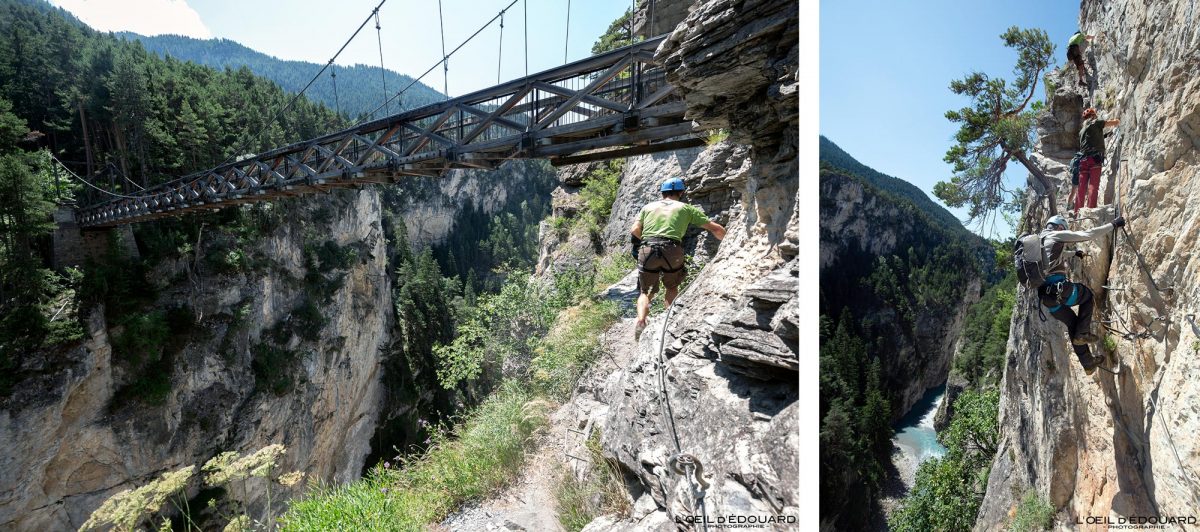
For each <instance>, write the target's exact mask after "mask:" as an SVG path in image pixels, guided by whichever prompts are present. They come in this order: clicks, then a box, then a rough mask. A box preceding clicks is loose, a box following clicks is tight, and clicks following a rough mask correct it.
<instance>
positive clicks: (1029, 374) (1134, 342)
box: [976, 1, 1200, 530]
mask: <svg viewBox="0 0 1200 532" xmlns="http://www.w3.org/2000/svg"><path fill="white" fill-rule="evenodd" d="M1080 27H1081V28H1084V29H1085V30H1086V31H1087V32H1088V33H1090V34H1097V35H1099V37H1098V38H1097V43H1096V44H1095V45H1094V46H1093V47H1092V48H1091V50H1090V52H1089V54H1088V55H1089V63H1090V64H1091V65H1092V67H1093V68H1094V72H1095V74H1096V76H1095V81H1094V83H1093V84H1092V86H1091V87H1088V88H1084V87H1079V86H1078V82H1077V81H1075V80H1074V79H1073V78H1074V76H1073V75H1066V74H1064V75H1062V76H1052V77H1051V79H1052V80H1055V81H1057V82H1058V87H1057V90H1056V91H1055V93H1054V95H1053V97H1052V99H1051V102H1050V109H1049V112H1048V113H1047V114H1046V115H1045V116H1044V118H1043V119H1042V120H1041V122H1040V123H1039V129H1038V147H1037V151H1038V154H1037V158H1036V160H1037V161H1038V162H1039V164H1040V165H1041V166H1042V167H1043V168H1045V169H1047V170H1049V171H1050V173H1051V175H1053V176H1054V177H1055V178H1056V179H1057V180H1058V186H1059V187H1060V192H1059V197H1060V198H1065V197H1066V192H1067V190H1066V187H1067V186H1068V185H1069V182H1070V178H1069V176H1068V175H1067V173H1066V168H1065V165H1066V164H1067V163H1068V162H1069V158H1070V155H1071V152H1073V151H1074V150H1075V149H1076V146H1077V141H1076V140H1075V139H1076V138H1077V133H1078V129H1079V123H1078V116H1079V115H1078V111H1079V109H1081V108H1083V107H1086V106H1094V107H1096V108H1097V110H1098V111H1099V113H1100V115H1101V116H1102V117H1105V118H1119V119H1120V120H1121V124H1120V126H1119V128H1118V130H1117V132H1116V134H1115V135H1114V136H1113V137H1111V138H1110V139H1109V140H1108V141H1107V146H1108V159H1107V160H1106V161H1105V163H1104V175H1103V177H1102V183H1101V190H1102V191H1103V192H1104V197H1105V198H1106V201H1111V202H1114V203H1115V205H1109V206H1102V207H1100V208H1097V209H1094V210H1088V209H1085V210H1081V211H1080V217H1081V221H1080V222H1078V226H1079V228H1087V227H1091V226H1094V225H1097V224H1103V223H1106V222H1108V221H1109V220H1111V219H1112V218H1113V217H1114V216H1115V215H1116V207H1117V206H1119V207H1120V212H1121V214H1123V215H1124V216H1125V217H1126V219H1127V220H1129V225H1128V227H1127V229H1128V233H1125V232H1121V233H1119V234H1117V235H1115V236H1112V235H1110V236H1109V237H1107V238H1103V239H1098V240H1096V241H1093V242H1090V243H1087V244H1083V245H1081V246H1079V247H1080V248H1081V249H1084V250H1085V251H1088V252H1089V253H1092V256H1091V257H1089V258H1087V259H1085V260H1083V261H1082V262H1077V263H1076V264H1075V265H1074V271H1073V275H1072V276H1073V278H1074V280H1076V281H1078V282H1082V283H1086V284H1087V285H1088V286H1089V287H1091V288H1092V290H1093V291H1094V292H1095V294H1096V296H1097V300H1098V302H1099V304H1098V306H1097V309H1096V315H1097V319H1103V320H1108V321H1110V322H1111V323H1109V324H1107V327H1101V324H1100V323H1097V324H1096V325H1095V327H1096V329H1097V330H1098V332H1099V333H1100V334H1101V335H1107V336H1108V337H1109V338H1110V339H1111V341H1106V343H1109V347H1110V348H1111V351H1112V352H1113V354H1115V356H1116V357H1118V358H1119V359H1120V361H1121V369H1120V372H1119V374H1117V375H1112V374H1108V373H1104V372H1102V371H1098V372H1097V373H1096V374H1095V375H1094V376H1091V377H1089V376H1086V375H1085V374H1084V373H1083V371H1082V369H1081V368H1080V366H1079V363H1078V362H1077V361H1076V359H1075V356H1074V355H1073V354H1072V353H1071V350H1070V347H1069V345H1068V342H1067V338H1066V334H1065V327H1064V326H1062V325H1061V324H1060V323H1058V322H1056V321H1054V320H1050V321H1047V322H1044V323H1043V322H1041V321H1040V320H1039V319H1038V315H1037V310H1036V307H1035V306H1034V305H1035V303H1027V304H1024V305H1022V304H1020V303H1018V306H1017V308H1016V309H1015V312H1014V317H1013V325H1012V334H1011V336H1010V339H1009V345H1008V361H1007V366H1006V368H1005V372H1004V380H1003V385H1002V386H1003V396H1002V398H1001V403H1000V427H1001V438H1002V439H1001V445H1000V450H999V452H998V453H997V456H996V458H995V461H994V463H993V466H992V470H991V476H990V478H989V479H988V488H987V495H986V496H985V497H984V505H983V507H982V508H981V509H980V513H979V518H978V521H977V524H976V529H978V530H992V529H996V528H998V527H1000V526H1002V525H1003V524H1004V523H1005V522H1006V521H1007V520H1008V519H1009V518H1010V516H1011V515H1012V514H1013V512H1014V510H1015V508H1016V507H1017V504H1018V502H1019V500H1020V498H1021V497H1022V495H1023V494H1024V493H1026V492H1027V491H1028V490H1033V491H1034V492H1036V493H1037V494H1039V495H1040V496H1042V497H1045V498H1047V499H1048V500H1049V501H1050V502H1051V504H1052V505H1053V506H1054V508H1055V510H1056V512H1057V516H1056V517H1057V519H1058V522H1059V523H1060V524H1061V525H1063V526H1065V527H1071V526H1074V523H1077V522H1081V521H1085V520H1087V519H1088V518H1105V517H1108V518H1110V519H1111V520H1112V522H1118V521H1117V519H1118V518H1120V517H1132V516H1159V515H1161V516H1171V515H1176V516H1178V515H1185V516H1186V515H1195V512H1196V508H1198V507H1200V477H1198V476H1197V473H1198V472H1200V458H1197V457H1198V456H1200V447H1198V445H1200V440H1197V438H1196V437H1195V434H1197V433H1198V432H1200V416H1197V413H1198V410H1197V406H1196V405H1197V404H1200V402H1198V399H1200V386H1197V385H1196V384H1195V379H1194V375H1195V374H1196V371H1197V369H1200V354H1198V349H1197V348H1198V347H1200V341H1198V339H1200V327H1197V325H1196V324H1195V322H1194V319H1193V318H1194V313H1195V309H1196V307H1197V305H1198V304H1200V300H1198V299H1197V298H1200V281H1198V280H1197V279H1198V277H1197V275H1196V274H1197V272H1198V268H1200V263H1198V262H1197V260H1196V255H1195V253H1194V249H1195V247H1196V242H1197V231H1198V229H1197V228H1198V227H1200V223H1197V222H1198V221H1200V211H1197V207H1196V205H1197V204H1198V203H1197V201H1198V200H1200V186H1197V185H1198V183H1200V81H1198V80H1197V79H1196V76H1195V75H1194V73H1195V71H1196V69H1197V68H1198V67H1200V31H1198V30H1197V25H1196V12H1195V9H1194V6H1189V5H1187V4H1186V3H1178V2H1175V3H1169V2H1168V3H1149V4H1147V3H1142V2H1129V1H1116V2H1105V3H1090V2H1089V3H1085V4H1084V6H1083V12H1082V14H1081V21H1080ZM1102 203H1103V202H1102ZM1114 239H1115V240H1114ZM1139 253H1140V255H1141V256H1140V257H1139V256H1138V254H1139ZM1100 349H1102V350H1107V349H1106V348H1104V347H1101V348H1100Z"/></svg>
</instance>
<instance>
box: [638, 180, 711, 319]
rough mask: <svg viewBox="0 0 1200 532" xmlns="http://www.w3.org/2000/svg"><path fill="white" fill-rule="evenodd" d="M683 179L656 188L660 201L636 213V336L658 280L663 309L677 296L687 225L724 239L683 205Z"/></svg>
mask: <svg viewBox="0 0 1200 532" xmlns="http://www.w3.org/2000/svg"><path fill="white" fill-rule="evenodd" d="M683 189H684V184H683V180H682V179H680V178H678V177H673V178H671V179H668V180H666V181H665V182H663V184H662V186H661V187H659V191H660V192H661V193H662V199H661V200H658V201H652V202H650V203H647V204H646V206H645V207H642V210H641V212H639V213H638V219H637V222H635V223H634V224H633V228H632V229H630V230H629V232H630V234H632V235H633V236H632V238H631V241H632V242H633V255H634V257H635V258H636V259H637V262H638V292H639V295H638V301H637V315H638V319H637V327H636V329H635V331H636V334H639V335H640V334H641V331H642V329H644V328H646V316H647V315H648V314H649V313H650V300H651V299H653V298H654V295H655V294H657V293H658V280H659V278H660V277H661V278H662V284H663V287H664V288H666V299H667V306H668V307H669V306H671V304H672V303H674V302H675V296H677V295H679V284H680V283H681V282H683V279H684V278H685V277H687V270H686V269H685V265H684V257H683V235H684V233H686V232H687V229H688V227H689V226H692V225H697V226H700V227H701V228H703V229H706V230H708V232H710V233H712V234H713V236H715V237H717V240H721V239H723V238H725V228H724V227H721V225H720V224H718V223H716V222H713V221H710V220H709V219H708V217H707V216H705V215H704V212H703V211H701V210H700V209H698V208H696V207H695V206H692V205H689V204H687V203H683V202H682V201H680V199H681V198H682V197H683Z"/></svg>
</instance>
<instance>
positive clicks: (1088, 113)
mask: <svg viewBox="0 0 1200 532" xmlns="http://www.w3.org/2000/svg"><path fill="white" fill-rule="evenodd" d="M1082 116H1083V119H1084V120H1087V119H1089V118H1095V117H1096V108H1095V107H1088V108H1087V109H1084V110H1083V115H1082Z"/></svg>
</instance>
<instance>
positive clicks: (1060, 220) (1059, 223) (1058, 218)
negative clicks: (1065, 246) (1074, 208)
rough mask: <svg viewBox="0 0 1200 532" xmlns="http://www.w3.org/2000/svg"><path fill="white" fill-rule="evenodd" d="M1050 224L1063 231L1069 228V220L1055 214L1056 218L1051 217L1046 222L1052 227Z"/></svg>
mask: <svg viewBox="0 0 1200 532" xmlns="http://www.w3.org/2000/svg"><path fill="white" fill-rule="evenodd" d="M1050 224H1054V225H1057V226H1059V227H1061V228H1063V229H1066V228H1067V219H1066V218H1063V217H1062V215H1061V214H1055V215H1054V216H1051V217H1050V219H1049V220H1046V225H1050Z"/></svg>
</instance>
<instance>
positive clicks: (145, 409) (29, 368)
mask: <svg viewBox="0 0 1200 532" xmlns="http://www.w3.org/2000/svg"><path fill="white" fill-rule="evenodd" d="M549 177H550V176H549V174H548V173H547V170H546V168H545V166H544V165H542V164H541V163H536V162H517V163H514V164H510V165H506V166H505V167H504V168H502V169H501V170H499V171H497V172H496V173H493V175H490V174H486V173H483V172H453V173H452V174H451V175H449V176H447V177H446V178H444V179H441V180H438V181H436V182H425V181H414V182H410V183H407V184H402V185H398V186H396V187H393V188H390V189H386V190H384V189H379V188H372V189H366V190H362V191H341V192H335V193H333V194H331V195H329V196H327V197H316V198H301V199H296V200H289V201H284V202H280V203H276V204H271V205H268V206H261V207H255V208H249V209H247V210H246V211H245V213H246V214H245V216H246V218H248V219H250V220H252V221H251V222H250V223H249V224H243V223H240V222H239V223H230V222H229V219H230V216H232V215H231V214H230V213H229V212H224V213H221V214H218V215H212V217H209V218H206V219H204V220H205V221H206V223H205V226H203V227H201V229H200V230H199V234H198V236H199V239H198V240H197V241H196V242H195V244H196V249H195V250H194V252H192V253H177V252H172V253H170V254H168V256H167V257H166V258H165V259H163V260H161V261H159V262H157V263H156V264H154V265H153V267H152V269H150V270H149V273H148V274H147V275H146V280H147V282H148V283H150V284H151V285H153V286H154V288H155V290H154V292H156V295H155V297H154V298H153V300H152V301H150V302H148V306H146V307H145V308H142V309H138V310H136V311H135V314H136V315H138V316H153V315H155V314H156V313H157V315H159V316H161V315H164V314H165V315H166V316H167V320H166V324H167V325H168V326H169V330H168V331H167V332H168V336H167V340H166V342H165V345H166V347H164V348H163V349H164V353H163V355H162V356H163V358H164V359H165V360H166V365H165V366H163V368H164V369H162V370H161V371H165V372H166V375H164V376H163V379H165V381H161V382H165V386H167V389H166V390H164V392H163V393H162V397H161V398H159V399H156V400H146V399H145V398H139V397H138V396H137V394H134V393H131V392H130V390H136V389H138V388H137V386H140V385H142V383H144V382H147V378H148V377H147V376H146V375H142V374H138V373H135V372H133V369H134V368H133V366H131V365H130V364H129V363H128V361H127V356H128V355H127V354H126V355H124V356H120V355H121V354H120V353H118V354H117V355H116V356H115V355H114V346H122V345H124V344H127V343H129V342H128V341H123V339H124V338H126V337H127V336H128V335H130V334H141V332H132V331H127V329H128V328H129V327H131V326H132V325H121V323H125V321H124V320H115V319H114V315H113V310H112V309H105V308H104V307H103V306H101V307H99V308H97V309H95V310H94V311H92V312H91V314H90V317H89V318H88V319H87V333H88V338H87V339H86V340H85V341H84V342H82V343H81V344H79V345H76V346H69V347H67V348H64V349H60V350H56V351H53V352H47V353H40V354H38V356H35V357H30V358H28V359H27V360H26V361H25V362H24V367H23V368H22V371H23V373H24V374H26V375H30V376H29V377H28V378H27V380H25V381H24V382H20V383H18V385H17V386H16V387H15V388H14V389H15V392H14V394H13V395H12V396H11V397H8V398H5V399H3V402H2V403H0V446H3V447H4V448H5V449H6V452H5V455H4V461H3V463H2V464H0V527H2V528H7V529H16V530H33V529H45V530H61V529H76V528H78V527H79V525H80V524H82V523H83V521H84V520H86V519H87V517H88V515H89V514H90V513H91V512H92V510H94V509H95V508H96V507H97V506H99V504H100V503H101V502H102V501H104V500H105V499H107V498H108V497H110V496H112V495H113V494H115V493H117V492H119V491H121V490H124V489H127V488H131V487H136V486H140V485H144V484H145V483H146V482H147V481H148V480H150V479H152V478H154V477H156V476H158V475H159V474H161V473H162V472H164V471H173V470H176V469H179V468H181V467H185V466H188V465H193V464H202V463H204V462H205V461H206V460H208V459H209V458H211V457H212V456H214V455H216V454H217V453H220V452H225V451H237V452H242V453H246V452H252V451H255V450H257V449H260V448H262V447H265V446H267V445H270V444H282V445H284V446H285V447H286V448H287V450H288V451H287V453H286V454H285V455H284V456H283V458H282V460H281V462H280V464H279V467H280V469H281V470H284V471H291V470H298V471H303V472H305V473H306V475H307V477H308V479H309V483H310V484H311V483H316V482H328V483H345V482H349V481H352V480H354V479H357V478H358V477H359V476H360V474H361V473H362V470H363V466H364V464H365V462H366V460H367V459H368V455H374V456H376V457H379V458H390V457H392V456H394V454H395V452H394V451H393V450H392V448H393V447H396V448H400V449H407V448H408V446H409V445H410V444H413V443H417V442H418V441H419V437H418V436H419V435H420V434H421V430H422V429H421V428H420V427H418V425H417V420H418V418H420V417H427V418H436V417H437V416H439V415H444V414H448V413H450V412H452V411H453V410H454V408H455V407H454V396H453V395H452V394H448V393H447V392H446V391H444V390H442V389H441V388H440V386H438V385H437V382H436V379H434V377H433V373H434V368H433V364H434V362H433V361H432V360H430V359H425V358H421V357H418V356H416V355H417V354H415V353H398V352H397V350H396V349H395V348H394V345H393V344H394V343H395V342H396V340H397V329H396V327H397V323H396V319H395V312H394V309H393V296H392V288H393V286H394V285H395V282H396V279H395V269H396V266H397V265H396V263H395V261H396V256H397V255H396V254H397V250H396V249H395V247H396V245H397V243H398V242H400V243H403V242H407V243H410V244H411V245H413V246H414V247H415V248H416V249H422V248H428V247H431V246H438V245H443V244H447V243H450V242H451V241H452V240H453V239H455V238H458V236H456V235H458V234H462V233H463V232H464V231H465V230H466V228H464V227H462V220H463V219H465V218H464V217H465V216H467V215H468V212H467V210H466V209H467V207H468V206H471V207H473V209H477V210H478V211H477V212H481V213H484V214H487V215H491V214H494V213H499V212H506V211H507V212H511V211H513V210H515V209H519V208H520V204H521V202H522V201H524V200H525V199H526V197H527V196H538V195H544V194H545V193H546V185H547V184H548V183H549V181H548V179H549ZM405 220H409V221H410V223H407V224H404V225H400V223H402V222H403V221H405ZM414 220H415V221H418V222H419V223H412V222H411V221H414ZM192 221H194V222H196V223H197V224H199V223H200V221H201V220H192ZM222 226H225V227H224V228H223V227H222ZM247 226H248V227H249V228H247ZM141 229H146V231H142V230H141ZM396 230H404V231H405V232H406V234H405V235H404V236H403V237H401V236H399V235H396V234H395V231H396ZM472 230H473V231H475V232H476V234H477V232H478V231H479V228H472ZM159 231H160V230H159V228H158V227H154V226H147V227H145V228H141V227H139V231H136V233H137V234H138V235H139V236H138V240H139V242H140V243H141V244H142V247H145V246H146V245H147V242H146V241H145V238H150V237H151V235H157V234H158V233H159ZM246 231H252V232H253V234H252V235H246V234H245V232H246ZM130 234H133V233H130ZM469 238H475V237H474V236H472V237H469ZM406 245H407V244H406ZM173 316H177V318H172V317H173ZM129 323H136V322H132V321H131V322H129ZM116 349H117V350H118V351H119V350H120V347H116ZM366 465H370V464H366ZM303 489H304V485H299V486H296V487H295V488H294V489H293V490H284V491H283V492H282V493H277V494H276V496H275V504H277V505H278V504H279V503H280V501H281V500H284V499H286V498H287V497H288V496H291V495H295V494H299V493H302V492H303ZM190 495H194V494H190ZM248 495H249V499H250V500H248V501H246V502H248V503H250V504H252V505H255V506H258V505H261V504H264V503H265V501H263V499H262V496H263V492H262V487H261V486H260V485H252V486H251V490H250V491H249V493H248Z"/></svg>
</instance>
